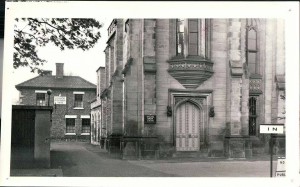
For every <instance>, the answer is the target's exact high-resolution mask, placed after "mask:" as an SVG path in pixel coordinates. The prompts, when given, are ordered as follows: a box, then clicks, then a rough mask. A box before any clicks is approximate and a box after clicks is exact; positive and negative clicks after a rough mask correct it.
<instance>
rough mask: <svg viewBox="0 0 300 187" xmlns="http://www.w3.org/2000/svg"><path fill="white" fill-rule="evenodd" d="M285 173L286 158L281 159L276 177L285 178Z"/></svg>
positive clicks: (278, 161)
mask: <svg viewBox="0 0 300 187" xmlns="http://www.w3.org/2000/svg"><path fill="white" fill-rule="evenodd" d="M285 171H286V170H285V157H279V158H278V160H277V169H276V173H275V177H285Z"/></svg>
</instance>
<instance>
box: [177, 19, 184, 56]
mask: <svg viewBox="0 0 300 187" xmlns="http://www.w3.org/2000/svg"><path fill="white" fill-rule="evenodd" d="M176 29H177V30H176V34H177V36H176V40H177V41H176V42H177V48H176V53H177V55H179V56H183V55H184V19H177V22H176Z"/></svg>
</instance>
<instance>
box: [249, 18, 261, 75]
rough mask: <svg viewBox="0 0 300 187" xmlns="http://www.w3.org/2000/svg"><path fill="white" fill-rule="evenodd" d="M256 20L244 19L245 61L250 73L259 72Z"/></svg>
mask: <svg viewBox="0 0 300 187" xmlns="http://www.w3.org/2000/svg"><path fill="white" fill-rule="evenodd" d="M256 22H257V20H256V19H247V20H246V62H247V65H248V69H249V72H250V74H259V61H258V43H257V38H258V34H257V31H258V29H257V23H256Z"/></svg>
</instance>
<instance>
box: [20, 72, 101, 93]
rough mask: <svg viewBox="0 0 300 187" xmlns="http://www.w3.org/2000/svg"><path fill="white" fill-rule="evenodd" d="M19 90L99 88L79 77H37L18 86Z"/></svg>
mask: <svg viewBox="0 0 300 187" xmlns="http://www.w3.org/2000/svg"><path fill="white" fill-rule="evenodd" d="M16 88H17V89H21V88H39V89H42V88H44V89H59V88H63V89H86V90H94V89H96V88H97V86H96V85H95V84H93V83H90V82H88V81H87V80H85V79H83V78H81V77H79V76H64V77H63V78H56V77H55V76H52V75H44V76H37V77H35V78H32V79H29V80H27V81H25V82H22V83H20V84H18V85H16Z"/></svg>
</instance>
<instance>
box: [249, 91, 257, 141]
mask: <svg viewBox="0 0 300 187" xmlns="http://www.w3.org/2000/svg"><path fill="white" fill-rule="evenodd" d="M256 129H257V100H256V98H255V97H250V98H249V135H250V136H255V135H256Z"/></svg>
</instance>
